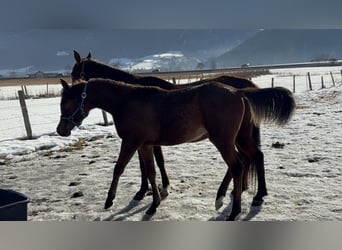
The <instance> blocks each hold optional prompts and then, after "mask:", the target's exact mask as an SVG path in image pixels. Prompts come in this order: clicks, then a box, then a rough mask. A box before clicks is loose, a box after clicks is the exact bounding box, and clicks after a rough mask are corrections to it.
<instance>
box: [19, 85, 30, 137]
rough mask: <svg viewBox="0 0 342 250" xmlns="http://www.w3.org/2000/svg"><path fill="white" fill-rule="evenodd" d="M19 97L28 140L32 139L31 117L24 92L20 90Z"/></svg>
mask: <svg viewBox="0 0 342 250" xmlns="http://www.w3.org/2000/svg"><path fill="white" fill-rule="evenodd" d="M18 96H19V102H20V106H21V111H22V113H23V117H24V123H25V129H26V134H27V138H28V139H32V129H31V124H30V119H29V116H28V112H27V107H26V103H25V95H24V92H23V91H22V90H19V91H18Z"/></svg>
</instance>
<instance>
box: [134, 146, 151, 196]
mask: <svg viewBox="0 0 342 250" xmlns="http://www.w3.org/2000/svg"><path fill="white" fill-rule="evenodd" d="M138 154H139V165H140V172H141V186H140V189H139V191H138V192H137V193H136V194H135V196H134V198H133V199H134V200H137V201H141V200H142V199H143V198H144V197H145V194H146V192H147V190H148V181H147V175H146V168H145V163H144V160H143V158H142V156H141V152H140V150H138Z"/></svg>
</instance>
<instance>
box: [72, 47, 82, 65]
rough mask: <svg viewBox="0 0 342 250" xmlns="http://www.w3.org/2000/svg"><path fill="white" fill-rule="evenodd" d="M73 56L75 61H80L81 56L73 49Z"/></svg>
mask: <svg viewBox="0 0 342 250" xmlns="http://www.w3.org/2000/svg"><path fill="white" fill-rule="evenodd" d="M74 58H75V60H76V62H77V63H80V62H81V56H80V54H79V53H78V52H77V51H76V50H74Z"/></svg>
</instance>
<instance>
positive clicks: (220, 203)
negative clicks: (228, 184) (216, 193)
mask: <svg viewBox="0 0 342 250" xmlns="http://www.w3.org/2000/svg"><path fill="white" fill-rule="evenodd" d="M223 199H224V196H221V197H219V198H218V199H217V200H216V201H215V209H216V211H217V210H219V209H220V208H221V207H222V206H223Z"/></svg>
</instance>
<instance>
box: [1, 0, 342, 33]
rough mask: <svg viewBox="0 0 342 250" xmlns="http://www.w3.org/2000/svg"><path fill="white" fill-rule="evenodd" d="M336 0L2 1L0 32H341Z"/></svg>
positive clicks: (338, 7) (341, 4) (340, 17)
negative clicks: (248, 30) (282, 30)
mask: <svg viewBox="0 0 342 250" xmlns="http://www.w3.org/2000/svg"><path fill="white" fill-rule="evenodd" d="M341 9H342V2H341V1H340V0H326V1H323V0H317V1H310V0H286V1H274V0H273V1H272V0H258V1H256V0H241V1H238V0H210V1H208V0H190V1H184V0H173V1H169V0H160V1H157V0H146V1H137V0H135V1H133V0H125V1H113V0H97V1H88V0H83V1H81V0H60V1H46V0H27V1H25V0H2V1H1V8H0V26H1V27H0V28H2V29H19V28H20V29H23V28H24V29H27V28H166V29H168V28H185V29H187V28H229V29H245V28H247V29H255V28H268V29H270V28H342V15H341Z"/></svg>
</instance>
